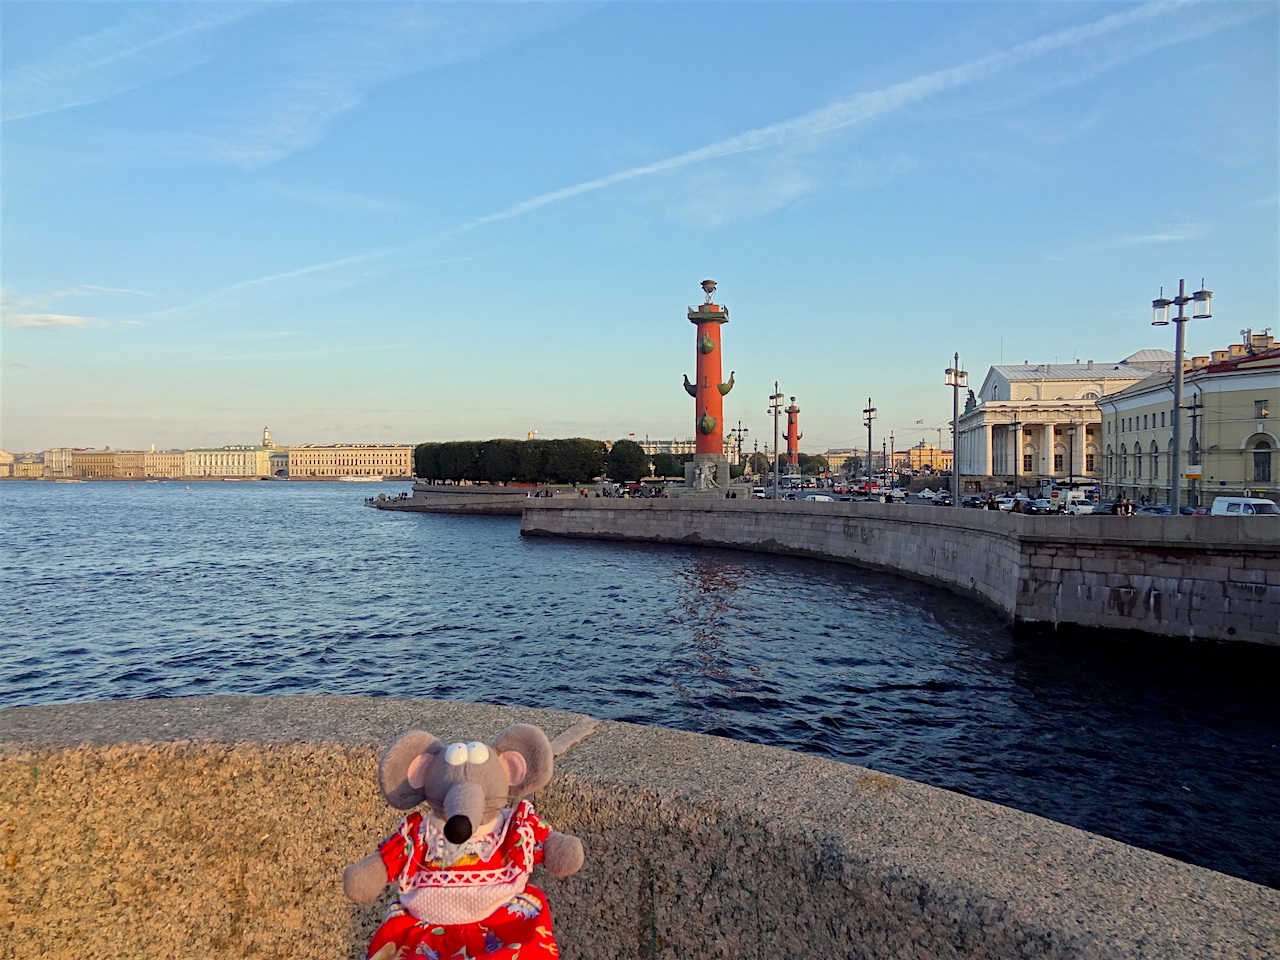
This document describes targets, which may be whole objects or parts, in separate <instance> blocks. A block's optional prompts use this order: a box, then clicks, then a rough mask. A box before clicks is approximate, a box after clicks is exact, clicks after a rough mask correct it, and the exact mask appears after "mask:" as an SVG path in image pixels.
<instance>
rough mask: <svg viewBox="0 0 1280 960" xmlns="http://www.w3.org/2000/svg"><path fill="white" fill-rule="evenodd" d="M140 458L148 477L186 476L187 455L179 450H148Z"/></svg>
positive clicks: (170, 477)
mask: <svg viewBox="0 0 1280 960" xmlns="http://www.w3.org/2000/svg"><path fill="white" fill-rule="evenodd" d="M142 459H143V472H144V474H145V475H146V476H148V477H157V478H162V479H168V480H177V479H180V478H181V477H185V476H186V469H187V455H186V454H185V453H184V452H183V451H181V450H148V451H147V452H146V453H145V454H143V458H142Z"/></svg>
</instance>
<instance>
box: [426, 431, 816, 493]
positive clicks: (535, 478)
mask: <svg viewBox="0 0 1280 960" xmlns="http://www.w3.org/2000/svg"><path fill="white" fill-rule="evenodd" d="M754 457H755V458H759V459H760V460H762V461H764V466H766V467H767V466H768V461H767V459H766V458H765V457H764V455H763V454H759V453H757V454H755V455H754ZM692 459H693V454H691V453H686V454H671V453H656V454H654V455H653V456H650V455H649V454H647V453H645V452H644V448H643V447H641V446H640V444H638V443H636V442H635V441H634V440H618V441H615V442H614V443H613V444H612V446H610V445H609V444H607V443H605V442H604V441H603V440H588V439H586V438H585V437H574V438H571V439H567V440H450V441H445V442H443V443H420V444H418V445H417V446H416V447H414V448H413V473H414V476H416V477H417V478H419V479H420V480H429V481H432V482H436V483H441V482H455V483H456V482H457V481H460V480H468V481H471V482H473V483H479V482H488V483H591V482H592V481H593V480H595V479H596V478H597V477H602V476H607V477H610V478H611V479H613V480H643V479H645V478H646V477H683V476H684V465H685V463H686V462H688V461H689V460H692ZM806 461H811V462H806ZM800 463H801V469H802V470H804V471H805V472H806V473H808V472H815V473H821V472H822V471H823V470H825V469H826V460H825V459H823V458H822V457H813V458H810V457H808V456H807V455H806V454H803V453H802V454H801V455H800ZM743 466H744V465H742V464H738V465H733V466H731V467H730V475H731V476H734V477H737V476H740V475H741V474H742V471H743ZM810 466H812V467H814V468H818V467H820V468H821V469H814V470H812V471H810V470H806V469H805V468H806V467H810ZM755 469H756V472H763V471H762V470H760V468H759V465H757V466H756V467H755Z"/></svg>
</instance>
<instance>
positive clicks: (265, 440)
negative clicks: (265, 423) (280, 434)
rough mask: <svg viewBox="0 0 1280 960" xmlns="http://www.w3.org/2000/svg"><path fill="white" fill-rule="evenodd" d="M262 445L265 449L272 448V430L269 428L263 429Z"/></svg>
mask: <svg viewBox="0 0 1280 960" xmlns="http://www.w3.org/2000/svg"><path fill="white" fill-rule="evenodd" d="M262 445H263V446H264V447H269V446H271V430H270V428H269V427H263V428H262Z"/></svg>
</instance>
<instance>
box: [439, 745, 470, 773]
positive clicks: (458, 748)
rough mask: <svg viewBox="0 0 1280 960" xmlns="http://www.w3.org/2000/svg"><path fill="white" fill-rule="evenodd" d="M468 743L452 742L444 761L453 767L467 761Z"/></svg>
mask: <svg viewBox="0 0 1280 960" xmlns="http://www.w3.org/2000/svg"><path fill="white" fill-rule="evenodd" d="M467 753H468V751H467V745H466V744H465V743H451V744H449V747H448V748H447V749H446V750H445V752H444V762H445V763H447V764H449V766H451V767H457V766H460V765H461V764H464V763H466V762H467Z"/></svg>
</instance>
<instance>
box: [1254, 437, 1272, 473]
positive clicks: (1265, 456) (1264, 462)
mask: <svg viewBox="0 0 1280 960" xmlns="http://www.w3.org/2000/svg"><path fill="white" fill-rule="evenodd" d="M1253 482H1254V483H1270V482H1271V444H1270V443H1268V442H1267V441H1266V440H1259V441H1258V442H1257V443H1255V444H1254V445H1253Z"/></svg>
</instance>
